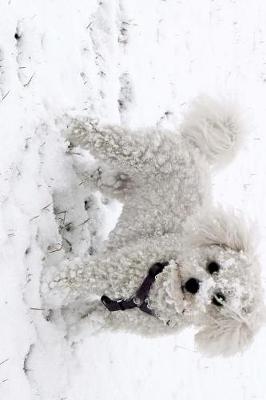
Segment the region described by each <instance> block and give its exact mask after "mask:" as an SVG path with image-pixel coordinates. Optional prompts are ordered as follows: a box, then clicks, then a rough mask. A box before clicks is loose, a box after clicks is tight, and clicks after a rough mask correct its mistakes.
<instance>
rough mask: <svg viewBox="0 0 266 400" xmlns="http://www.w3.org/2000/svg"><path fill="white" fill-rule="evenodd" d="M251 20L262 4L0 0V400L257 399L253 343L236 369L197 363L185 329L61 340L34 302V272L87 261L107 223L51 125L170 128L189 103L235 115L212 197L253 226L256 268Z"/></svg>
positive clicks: (258, 142) (258, 87) (260, 167)
mask: <svg viewBox="0 0 266 400" xmlns="http://www.w3.org/2000/svg"><path fill="white" fill-rule="evenodd" d="M265 21H266V3H265V1H264V0H256V1H254V0H253V1H251V0H241V1H240V0H239V1H237V0H201V1H198V0H179V1H178V0H165V1H163V0H146V1H143V0H90V1H88V0H75V1H74V0H72V1H64V0H45V1H42V0H1V1H0V135H1V148H0V154H1V157H0V211H1V223H0V240H1V244H0V252H1V256H0V263H1V267H0V315H1V329H0V399H1V400H2V399H3V400H13V399H14V400H18V399H20V400H24V399H25V400H31V399H42V400H87V399H93V400H96V399H99V400H105V399H107V398H108V399H110V400H120V399H127V400H131V399H132V400H133V399H134V400H136V399H140V400H142V399H143V400H144V399H145V400H146V399H153V400H157V399H160V400H161V399H162V398H164V399H169V400H171V399H179V400H183V399H186V400H187V399H194V398H197V399H199V400H200V399H204V400H206V399H212V398H215V400H224V399H237V400H244V399H245V400H253V399H256V400H265V396H266V395H265V393H266V381H265V370H266V355H265V354H266V339H265V333H266V331H265V329H264V330H262V331H261V333H260V334H259V335H258V336H257V338H256V340H255V342H254V345H253V346H252V347H251V348H250V349H249V350H248V351H247V352H246V353H244V354H243V355H239V356H236V357H234V358H230V359H222V358H216V359H208V358H205V357H203V356H202V355H201V354H199V353H197V352H196V351H195V350H194V349H193V332H192V331H189V330H187V331H185V332H182V333H181V334H180V335H179V336H177V337H163V338H160V339H152V340H151V339H144V338H140V337H137V336H132V335H126V334H117V333H116V334H110V333H105V334H99V335H94V336H92V335H91V332H90V327H89V325H88V326H86V324H85V325H84V327H83V328H82V330H81V331H80V332H75V334H73V332H69V331H68V330H66V328H65V326H64V325H63V324H61V325H60V324H57V325H56V324H54V323H52V322H51V321H49V315H46V318H45V316H44V315H43V312H42V310H41V308H42V306H41V299H40V294H39V281H40V274H41V271H42V268H45V266H46V265H48V264H49V263H51V262H54V261H55V260H57V259H59V258H60V257H63V255H64V252H67V251H69V250H70V247H72V252H73V253H74V254H84V253H85V252H86V251H88V248H89V252H91V253H93V252H94V251H95V250H97V246H99V244H100V241H101V238H103V237H106V235H107V233H108V229H109V230H110V229H111V227H112V226H113V225H114V222H115V218H116V216H117V215H118V214H119V205H118V204H116V203H114V202H109V203H107V204H106V202H102V200H103V199H101V198H100V197H99V196H98V197H91V196H90V195H91V194H90V193H87V191H86V188H85V187H84V185H82V184H81V182H80V181H79V179H78V177H77V175H76V173H75V169H74V165H75V163H77V162H80V160H85V161H86V160H87V158H86V157H87V156H86V154H83V153H81V154H71V152H69V151H67V147H66V144H65V142H64V139H63V136H62V133H61V127H62V125H63V124H64V113H66V112H67V113H74V114H75V113H77V114H82V113H83V114H84V115H90V116H92V117H97V118H100V119H101V120H104V121H108V122H116V123H122V124H126V125H128V126H131V127H132V126H134V127H137V126H143V125H156V126H161V127H170V128H173V127H174V126H175V125H176V124H178V123H179V122H180V120H181V118H182V113H183V112H184V111H185V110H186V108H187V105H188V104H189V102H190V100H191V99H192V98H193V97H194V96H196V95H198V94H199V93H208V94H210V95H215V96H217V95H226V96H229V97H233V98H236V99H237V100H238V101H239V103H240V104H241V106H242V109H243V110H244V111H243V112H244V113H246V114H247V120H248V122H249V123H250V125H249V130H248V131H249V136H248V139H247V142H246V144H245V146H244V147H243V148H242V149H241V151H240V153H239V155H238V157H237V158H236V160H235V161H234V162H233V163H232V164H231V165H229V166H228V167H227V168H226V169H224V170H223V171H221V172H219V174H218V175H217V176H216V177H215V179H214V181H213V182H214V185H213V189H214V194H215V198H216V199H217V200H218V201H219V202H221V203H222V204H223V205H224V206H233V207H236V208H240V209H243V210H244V212H245V214H247V216H249V217H250V218H252V219H254V220H255V221H257V225H258V228H259V231H260V233H259V235H258V239H257V240H258V252H259V255H260V260H261V264H262V266H263V267H265V264H266V256H265V245H264V243H265V240H266V201H265V200H266V184H265V181H266V176H265V175H266V157H265V151H266V134H265V125H266V25H265ZM85 200H87V201H90V202H91V204H92V206H91V207H90V209H89V211H88V210H86V209H85V208H84V201H85ZM90 210H92V212H91V211H90ZM88 243H89V247H88ZM265 271H266V270H265V268H264V272H263V277H264V281H265V276H266V273H265Z"/></svg>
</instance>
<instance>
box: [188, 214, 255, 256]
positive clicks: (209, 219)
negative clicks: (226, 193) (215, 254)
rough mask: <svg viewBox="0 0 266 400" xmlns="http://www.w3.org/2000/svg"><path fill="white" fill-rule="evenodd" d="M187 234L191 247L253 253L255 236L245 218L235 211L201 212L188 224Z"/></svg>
mask: <svg viewBox="0 0 266 400" xmlns="http://www.w3.org/2000/svg"><path fill="white" fill-rule="evenodd" d="M186 233H187V235H186V236H187V237H188V240H189V242H190V245H191V244H192V245H195V246H200V247H201V246H212V245H217V246H221V247H225V248H230V249H232V250H235V251H244V252H246V253H253V251H254V246H253V240H254V234H253V231H252V234H251V230H250V228H249V227H248V224H247V222H246V221H245V218H244V216H243V215H241V214H240V213H236V212H235V211H229V212H225V211H224V210H223V209H222V208H216V209H213V210H208V211H205V212H203V213H202V212H201V213H199V214H198V216H196V217H193V218H191V219H190V221H189V222H188V224H187V227H186Z"/></svg>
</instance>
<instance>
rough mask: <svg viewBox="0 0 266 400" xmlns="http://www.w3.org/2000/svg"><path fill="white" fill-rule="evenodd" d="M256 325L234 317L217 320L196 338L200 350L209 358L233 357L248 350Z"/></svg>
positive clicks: (210, 323) (210, 322)
mask: <svg viewBox="0 0 266 400" xmlns="http://www.w3.org/2000/svg"><path fill="white" fill-rule="evenodd" d="M257 330H258V327H257V326H256V324H254V325H253V326H252V324H249V323H247V322H246V321H245V320H241V319H235V318H232V317H223V316H221V317H220V318H218V319H217V318H215V319H213V320H211V321H209V322H208V324H206V325H205V326H204V327H203V328H202V329H200V330H199V332H198V333H197V334H196V336H195V342H196V345H197V347H198V349H199V350H200V351H201V352H202V353H204V354H206V355H208V356H216V355H222V356H231V355H234V354H236V353H238V352H241V351H243V350H245V349H246V347H247V346H248V345H249V344H250V343H251V342H252V341H253V337H254V334H255V332H256V331H257Z"/></svg>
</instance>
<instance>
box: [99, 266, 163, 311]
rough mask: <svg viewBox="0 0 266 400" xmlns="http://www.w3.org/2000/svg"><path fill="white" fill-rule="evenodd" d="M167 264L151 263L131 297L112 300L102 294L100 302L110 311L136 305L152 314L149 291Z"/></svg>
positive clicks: (123, 309)
mask: <svg viewBox="0 0 266 400" xmlns="http://www.w3.org/2000/svg"><path fill="white" fill-rule="evenodd" d="M168 264H169V263H168V262H157V263H155V264H153V265H152V266H151V267H150V269H149V271H148V275H147V276H146V278H144V280H143V282H142V284H141V285H140V287H139V288H138V290H137V291H136V294H135V295H134V296H133V297H130V298H128V299H117V300H112V299H110V298H109V297H108V296H105V295H103V296H102V297H101V302H102V303H103V304H104V306H105V307H106V308H107V309H108V310H109V311H111V312H113V311H125V310H130V309H131V308H136V307H137V308H139V309H140V310H141V311H143V312H145V313H147V314H150V315H153V316H154V313H153V311H152V310H151V309H150V308H149V306H148V297H149V293H150V290H151V287H152V285H153V283H154V281H155V278H156V276H157V275H158V274H160V273H161V272H162V271H163V270H164V267H165V266H166V265H168Z"/></svg>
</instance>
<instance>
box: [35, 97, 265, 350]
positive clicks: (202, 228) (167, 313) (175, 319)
mask: <svg viewBox="0 0 266 400" xmlns="http://www.w3.org/2000/svg"><path fill="white" fill-rule="evenodd" d="M69 131H70V135H69V140H70V141H71V143H72V144H73V145H75V146H81V147H83V148H85V149H88V150H89V151H90V152H91V154H92V155H93V156H95V157H96V158H97V159H98V160H99V165H98V166H97V167H95V168H94V169H93V170H88V171H87V172H86V174H85V175H86V176H85V179H86V180H87V181H88V184H89V185H90V186H91V188H92V189H94V190H100V191H101V192H102V193H104V194H105V195H107V196H113V197H114V198H117V199H119V200H120V201H122V202H123V211H122V214H121V216H120V218H119V221H118V223H117V225H116V227H115V229H114V230H113V231H112V232H111V234H110V235H109V240H108V242H107V244H106V248H105V250H104V251H103V252H102V254H100V255H96V256H92V257H90V258H88V259H82V260H81V259H72V260H68V259H66V260H65V261H64V262H63V263H62V265H60V266H59V267H58V266H56V267H53V268H49V269H47V270H46V271H45V272H44V275H43V284H42V291H43V297H44V299H45V302H46V305H47V306H48V307H51V308H61V309H64V310H66V309H67V310H68V311H70V312H71V313H76V314H80V316H81V314H82V313H84V311H86V312H87V315H88V318H91V319H93V318H94V319H95V318H98V319H99V320H101V324H102V326H104V327H107V326H108V327H109V328H111V329H122V328H123V329H126V330H128V331H132V332H139V333H142V334H146V335H148V334H149V335H157V334H161V333H167V332H175V331H177V330H180V329H181V328H183V327H185V326H188V325H194V326H196V327H197V328H198V333H197V334H196V342H197V344H198V345H199V347H200V348H201V349H202V351H204V352H205V353H208V354H223V355H229V354H233V353H235V352H237V351H240V350H243V349H244V348H245V347H246V346H247V345H248V343H250V341H251V339H252V338H253V336H254V333H255V332H256V331H257V330H258V328H259V326H260V324H261V321H262V316H263V315H264V306H263V302H262V289H261V282H260V271H259V266H258V262H257V259H256V255H255V251H254V248H253V245H252V237H251V235H250V234H249V230H248V228H247V227H246V223H245V221H244V219H243V218H242V217H241V216H239V215H237V214H236V213H234V212H225V211H224V210H222V209H220V208H215V207H213V206H212V204H211V196H210V186H211V185H210V172H211V167H213V166H214V167H215V166H220V165H223V164H224V163H225V162H226V161H228V160H230V159H231V158H232V157H233V155H234V154H235V152H236V150H237V149H238V147H239V143H240V142H241V136H242V132H243V128H242V127H241V123H240V120H239V117H238V114H237V112H236V111H235V110H233V108H232V107H230V106H225V105H223V104H222V103H219V102H214V101H212V100H211V99H209V98H207V97H206V98H201V99H199V100H197V101H196V102H195V103H194V104H193V105H192V107H191V109H190V111H189V112H188V114H187V116H186V118H185V121H184V123H183V125H182V126H181V127H180V130H179V132H174V133H173V132H168V131H159V130H157V129H143V130H141V131H140V130H139V131H137V132H132V131H129V130H128V129H125V128H122V127H118V126H101V125H100V124H99V123H97V122H95V121H92V120H85V119H74V120H72V121H71V124H70V127H69ZM165 262H168V264H167V265H166V266H165V267H164V269H163V271H162V272H161V273H159V274H158V275H157V276H156V279H155V282H154V283H153V285H152V286H151V289H150V292H149V295H148V300H147V301H148V307H149V309H150V310H152V313H153V314H154V315H149V314H147V313H144V312H142V311H141V310H140V309H139V308H133V309H129V310H124V311H115V312H110V311H109V310H108V309H107V308H106V307H105V306H104V305H103V304H102V303H101V301H100V298H101V296H102V295H106V296H108V298H110V299H129V298H132V297H133V296H134V295H135V293H136V291H137V290H138V288H139V287H140V285H141V283H142V282H143V280H144V279H145V277H146V276H147V273H148V270H149V268H150V267H151V266H152V265H154V264H155V263H165ZM189 282H190V284H192V286H193V285H194V286H193V287H192V289H191V287H190V285H189ZM95 316H97V317H95Z"/></svg>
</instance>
